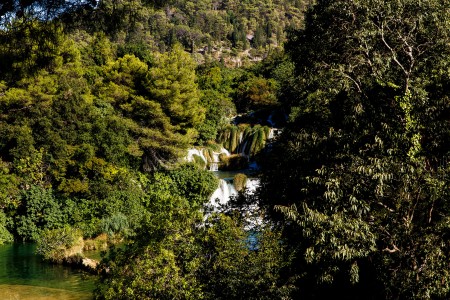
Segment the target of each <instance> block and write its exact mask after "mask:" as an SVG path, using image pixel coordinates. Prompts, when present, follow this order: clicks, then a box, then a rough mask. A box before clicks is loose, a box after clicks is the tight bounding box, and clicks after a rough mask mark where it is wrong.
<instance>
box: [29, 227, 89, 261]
mask: <svg viewBox="0 0 450 300" xmlns="http://www.w3.org/2000/svg"><path fill="white" fill-rule="evenodd" d="M82 249H83V237H82V232H81V230H79V229H74V228H72V227H70V226H67V225H66V226H64V227H63V228H58V229H51V230H50V229H45V230H43V231H42V233H41V235H40V236H39V238H38V240H37V249H36V252H37V254H40V255H42V256H43V257H44V260H48V261H51V262H55V263H62V262H63V261H66V260H68V259H69V258H70V257H74V256H75V257H80V255H81V253H82Z"/></svg>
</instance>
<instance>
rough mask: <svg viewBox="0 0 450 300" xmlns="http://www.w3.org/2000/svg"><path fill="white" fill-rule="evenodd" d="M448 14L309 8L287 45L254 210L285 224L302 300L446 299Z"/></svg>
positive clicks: (386, 7)
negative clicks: (272, 138) (281, 91)
mask: <svg viewBox="0 0 450 300" xmlns="http://www.w3.org/2000/svg"><path fill="white" fill-rule="evenodd" d="M449 13H450V11H449V9H448V5H446V4H445V3H444V2H442V1H434V0H428V1H420V2H417V1H409V0H405V1H397V2H389V3H386V2H383V1H352V2H348V1H318V3H317V5H316V6H314V8H313V9H311V10H310V11H309V12H308V14H307V18H306V20H307V21H306V27H305V29H304V30H300V31H298V32H294V33H292V36H291V40H290V42H289V44H288V45H287V49H288V51H289V53H290V55H291V57H292V61H293V62H294V63H295V67H296V72H297V78H296V80H297V82H298V83H297V88H298V89H297V91H298V97H297V98H296V99H295V101H293V104H294V107H293V108H292V113H291V116H290V123H289V125H288V127H287V129H286V130H285V131H284V133H283V135H282V137H281V138H280V140H279V144H278V145H277V146H276V147H274V149H273V151H272V152H271V154H270V158H266V159H264V160H263V162H265V172H264V176H263V183H262V189H261V199H260V200H261V202H262V203H263V204H264V205H267V206H268V207H271V208H273V207H274V206H275V210H276V211H278V212H281V213H282V216H280V215H277V214H276V213H274V217H276V218H280V217H281V218H283V216H284V218H286V220H287V221H283V223H284V224H286V225H287V227H286V229H285V233H286V237H287V238H288V241H289V244H290V247H292V251H295V252H296V253H297V259H296V263H295V265H294V266H295V270H293V272H295V273H302V272H306V276H305V277H304V278H302V279H300V280H299V281H298V283H297V284H298V286H299V287H300V295H308V297H311V298H313V297H314V298H318V299H322V298H323V297H328V296H329V295H333V297H344V295H345V297H347V296H348V295H352V297H356V298H359V297H360V298H364V296H367V295H368V294H372V295H374V297H375V298H377V299H378V298H385V297H387V298H395V299H417V298H420V299H429V298H448V296H449V294H450V275H449V273H448V267H446V266H447V265H448V263H449V261H450V260H449V256H448V253H449V250H450V244H449V242H448V229H449V227H448V224H449V223H448V220H449V217H450V211H449V205H448V199H449V192H450V190H449V186H450V182H449V177H448V174H449V167H450V165H448V161H447V158H448V156H449V154H450V153H449V149H450V148H449V141H450V127H449V124H450V123H449V119H448V116H449V114H448V112H449V111H450V110H449V109H450V101H449V96H448V88H449V83H450V73H449V66H450V65H449V63H450V60H449V57H450V56H449V55H450V48H449V38H450V31H449V28H450V27H449V26H448V25H449V23H448V20H449V18H450V15H449ZM284 218H283V219H284ZM280 220H281V219H280Z"/></svg>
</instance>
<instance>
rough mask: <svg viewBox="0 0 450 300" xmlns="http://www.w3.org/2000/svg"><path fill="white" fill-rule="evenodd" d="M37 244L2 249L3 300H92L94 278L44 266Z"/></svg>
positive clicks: (0, 288) (0, 293) (0, 280)
mask: <svg viewBox="0 0 450 300" xmlns="http://www.w3.org/2000/svg"><path fill="white" fill-rule="evenodd" d="M35 248H36V246H35V245H34V244H20V243H17V244H10V245H2V246H0V299H1V300H19V299H20V300H56V299H58V300H87V299H92V291H93V289H94V276H92V275H89V274H87V273H86V272H84V271H81V270H75V269H72V268H70V267H67V266H61V265H53V264H48V263H45V262H43V261H42V260H41V258H40V257H39V256H37V255H35V254H34V250H35Z"/></svg>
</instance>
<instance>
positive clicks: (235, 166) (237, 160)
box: [219, 154, 248, 171]
mask: <svg viewBox="0 0 450 300" xmlns="http://www.w3.org/2000/svg"><path fill="white" fill-rule="evenodd" d="M219 158H221V163H220V164H219V170H222V171H236V170H243V169H247V167H248V158H247V157H245V156H242V155H239V154H233V155H230V156H225V155H222V156H220V157H219Z"/></svg>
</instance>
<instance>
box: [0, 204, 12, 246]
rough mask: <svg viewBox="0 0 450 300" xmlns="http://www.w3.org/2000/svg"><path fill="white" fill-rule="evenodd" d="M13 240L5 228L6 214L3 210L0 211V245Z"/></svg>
mask: <svg viewBox="0 0 450 300" xmlns="http://www.w3.org/2000/svg"><path fill="white" fill-rule="evenodd" d="M13 241H14V238H13V236H12V234H11V233H10V232H9V231H8V229H6V215H5V213H4V212H3V211H0V245H3V244H5V243H12V242H13Z"/></svg>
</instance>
